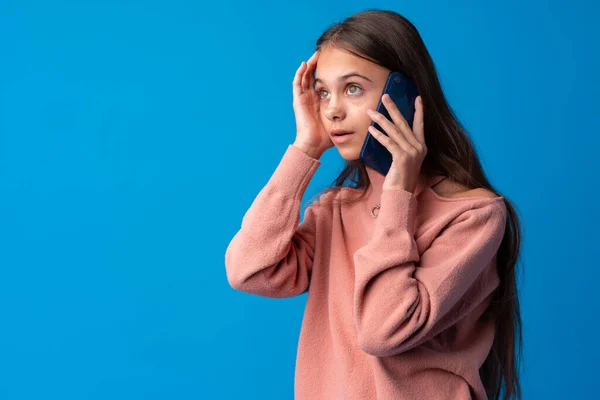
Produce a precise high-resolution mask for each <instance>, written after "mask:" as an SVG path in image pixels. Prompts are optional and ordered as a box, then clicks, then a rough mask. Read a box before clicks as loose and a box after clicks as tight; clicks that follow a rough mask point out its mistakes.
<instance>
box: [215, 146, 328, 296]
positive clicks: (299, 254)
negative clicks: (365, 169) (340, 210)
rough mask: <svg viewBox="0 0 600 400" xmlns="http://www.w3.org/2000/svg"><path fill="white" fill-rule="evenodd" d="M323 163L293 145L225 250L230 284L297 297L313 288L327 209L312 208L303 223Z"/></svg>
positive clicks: (315, 204)
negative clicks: (305, 200) (305, 203)
mask: <svg viewBox="0 0 600 400" xmlns="http://www.w3.org/2000/svg"><path fill="white" fill-rule="evenodd" d="M320 164H321V162H320V161H319V160H318V159H315V158H312V157H310V156H309V155H307V154H306V153H304V152H303V151H302V150H300V149H299V148H297V147H295V146H294V145H292V144H290V145H289V146H288V148H287V150H286V152H285V154H284V156H283V157H282V159H281V161H280V163H279V165H278V167H277V169H276V170H275V172H274V173H273V175H272V176H271V178H270V179H269V181H268V182H267V184H266V185H265V186H264V187H263V189H262V190H261V191H260V192H259V194H258V195H257V197H256V198H255V199H254V201H253V203H252V205H251V206H250V208H249V209H248V211H247V212H246V214H245V215H244V217H243V219H242V223H241V228H240V229H239V231H238V232H237V233H236V234H235V236H234V237H233V239H232V240H231V242H230V243H229V245H228V247H227V250H226V252H225V268H226V273H227V280H228V282H229V284H230V285H231V287H233V288H234V289H236V290H239V291H242V292H247V293H252V294H257V295H261V296H265V297H292V296H296V295H299V294H302V293H304V292H306V291H307V290H308V286H309V284H310V276H311V272H312V265H313V259H314V255H315V244H316V243H317V235H322V234H323V232H321V231H319V229H320V226H322V225H323V226H326V225H324V223H325V222H326V221H327V212H328V211H327V207H324V206H322V205H321V200H322V199H323V197H324V196H328V194H325V195H321V197H320V198H319V199H318V200H317V201H315V202H313V203H312V204H311V205H309V206H308V207H307V208H306V210H305V212H304V219H303V221H302V223H300V224H298V222H299V220H300V206H301V201H302V197H303V195H304V193H305V191H306V188H307V186H308V183H309V182H310V180H311V178H312V176H313V175H314V173H315V171H316V170H317V168H318V167H319V166H320Z"/></svg>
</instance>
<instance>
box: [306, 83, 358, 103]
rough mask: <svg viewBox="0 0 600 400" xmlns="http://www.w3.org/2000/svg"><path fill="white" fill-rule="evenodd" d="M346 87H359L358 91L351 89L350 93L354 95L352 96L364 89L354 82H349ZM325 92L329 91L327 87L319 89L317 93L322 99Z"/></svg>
mask: <svg viewBox="0 0 600 400" xmlns="http://www.w3.org/2000/svg"><path fill="white" fill-rule="evenodd" d="M346 88H356V89H358V91H357V90H353V91H349V93H350V95H352V96H356V95H357V94H359V93H360V92H361V91H362V88H361V87H360V86H358V85H355V84H352V83H351V84H349V85H348V86H346ZM323 92H327V90H325V89H318V90H317V94H319V97H320V98H321V99H324V97H323V96H322V94H323Z"/></svg>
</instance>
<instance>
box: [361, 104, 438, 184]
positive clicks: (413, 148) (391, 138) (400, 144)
mask: <svg viewBox="0 0 600 400" xmlns="http://www.w3.org/2000/svg"><path fill="white" fill-rule="evenodd" d="M381 99H382V102H383V105H384V106H385V109H386V110H387V111H388V112H389V114H390V117H391V118H392V121H390V120H389V119H387V118H386V117H385V116H384V115H383V114H381V113H378V112H377V111H375V110H367V114H369V117H371V119H372V120H373V121H375V122H377V123H378V124H379V126H381V127H382V128H383V129H384V130H385V132H386V133H387V134H388V136H386V135H384V134H383V133H382V132H380V131H379V130H378V129H376V128H375V127H373V126H370V127H369V132H371V135H373V137H374V138H375V139H377V140H378V141H379V143H381V144H382V145H384V146H385V147H386V148H387V149H388V150H389V152H390V153H392V160H393V161H392V165H391V167H390V171H389V172H388V174H387V175H386V176H385V180H384V182H383V188H384V189H389V188H393V189H404V190H406V191H407V192H411V193H414V191H415V189H416V187H417V182H418V181H419V172H420V171H421V164H422V163H423V160H424V159H425V155H426V154H427V146H426V145H425V130H424V126H423V102H422V100H421V96H417V98H416V99H415V117H414V120H413V126H412V130H411V129H410V127H409V126H408V123H407V122H406V119H404V117H403V116H402V113H401V112H400V110H398V107H396V104H394V102H393V101H392V99H391V98H390V97H389V95H388V94H385V95H383V96H382V98H381Z"/></svg>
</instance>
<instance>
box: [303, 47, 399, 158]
mask: <svg viewBox="0 0 600 400" xmlns="http://www.w3.org/2000/svg"><path fill="white" fill-rule="evenodd" d="M390 72H391V71H390V70H389V69H387V68H385V67H382V66H380V65H377V64H375V63H373V62H371V61H368V60H365V59H364V58H361V57H358V56H355V55H354V54H352V53H350V52H347V51H345V50H341V49H337V48H335V47H331V46H329V47H326V48H324V49H322V50H321V51H320V53H319V58H318V60H317V66H316V77H315V78H316V79H315V90H316V92H317V95H318V96H319V101H320V108H319V117H320V118H321V122H322V123H323V126H324V127H325V130H326V131H327V132H328V133H329V136H330V137H331V138H332V140H333V143H334V144H335V146H336V147H337V149H338V151H339V152H340V155H341V156H342V157H343V158H344V159H345V160H356V159H358V158H359V156H360V150H361V149H362V145H363V142H364V140H365V137H366V136H367V128H368V127H369V125H370V124H371V121H372V120H371V118H370V117H369V115H368V114H367V109H369V108H370V109H373V110H375V109H376V108H377V104H378V103H379V100H380V98H381V94H382V91H383V86H384V85H385V81H386V79H387V77H388V74H389V73H390ZM333 129H344V130H348V131H352V132H354V133H353V134H352V135H351V136H349V137H347V138H345V139H348V140H346V141H344V142H343V143H336V141H335V140H334V139H333V134H332V133H331V131H332V130H333Z"/></svg>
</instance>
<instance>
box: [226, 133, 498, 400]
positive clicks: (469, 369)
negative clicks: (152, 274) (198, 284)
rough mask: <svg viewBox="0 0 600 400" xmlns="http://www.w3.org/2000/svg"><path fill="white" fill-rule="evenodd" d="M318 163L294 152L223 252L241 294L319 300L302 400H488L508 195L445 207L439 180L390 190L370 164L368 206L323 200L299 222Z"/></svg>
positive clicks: (313, 306) (301, 356)
mask: <svg viewBox="0 0 600 400" xmlns="http://www.w3.org/2000/svg"><path fill="white" fill-rule="evenodd" d="M320 164H321V162H320V161H319V160H317V159H314V158H312V157H310V156H308V155H307V154H306V153H304V152H303V151H302V150H300V149H299V148H297V147H295V146H294V145H289V146H288V148H287V150H286V152H285V154H284V156H283V158H282V159H281V161H280V163H279V166H278V167H277V169H276V170H275V172H274V173H273V175H272V176H271V178H270V179H269V181H268V183H267V184H266V186H265V187H264V188H263V189H262V190H261V191H260V193H259V194H258V196H257V197H256V199H255V200H254V202H253V203H252V205H251V206H250V208H249V210H248V211H247V212H246V214H245V216H244V218H243V220H242V223H241V228H240V230H239V231H238V232H237V233H236V235H235V236H234V237H233V239H232V240H231V243H230V244H229V246H228V248H227V251H226V253H225V267H226V272H227V279H228V282H229V284H230V285H231V286H232V287H233V288H235V289H237V290H240V291H243V292H247V293H253V294H256V295H261V296H267V297H274V298H281V297H290V296H296V295H299V294H302V293H305V292H307V291H308V296H307V300H306V309H305V312H304V318H303V321H302V327H301V331H300V339H299V344H298V352H297V359H296V370H295V383H294V393H295V399H297V400H320V399H323V400H341V399H347V400H365V399H382V400H383V399H386V400H388V399H389V400H392V399H393V400H417V399H424V400H436V399H448V400H462V399H465V400H466V399H473V400H484V399H487V397H486V394H485V390H484V388H483V385H482V383H481V379H480V377H479V368H480V366H481V365H482V363H483V361H484V360H485V359H486V357H487V355H488V353H489V351H490V349H491V346H492V342H493V339H494V322H493V321H492V320H490V319H489V318H488V319H485V318H484V315H483V313H484V311H485V310H486V308H487V307H488V305H489V303H490V299H491V295H492V292H493V291H494V289H496V288H497V287H498V285H499V277H498V273H497V270H496V254H497V250H498V247H499V246H500V242H501V240H502V237H503V235H504V230H505V224H506V217H507V215H506V207H505V204H504V201H503V197H501V196H500V197H473V196H472V197H457V198H446V197H441V196H440V195H438V194H437V193H436V192H434V190H433V189H432V188H431V186H433V185H434V184H435V183H437V182H439V181H440V180H441V179H442V178H443V177H442V176H433V177H430V178H422V181H420V182H419V184H418V186H417V189H416V190H415V192H414V194H413V193H410V192H407V191H405V190H401V189H391V190H390V189H386V190H382V186H383V181H384V179H385V177H384V176H383V175H381V174H379V173H378V172H377V171H375V170H373V169H371V168H368V167H367V170H368V174H369V177H370V179H371V183H372V188H371V189H370V191H369V193H368V194H367V197H366V198H365V199H363V200H362V201H361V202H360V203H357V204H354V205H351V206H348V205H344V206H342V207H341V208H340V207H339V206H337V207H336V206H335V205H333V204H332V199H333V195H332V193H327V194H324V195H321V197H320V198H319V200H317V201H316V202H314V203H313V204H310V205H309V207H308V208H307V209H306V211H305V213H304V219H303V221H302V223H300V224H298V222H299V219H300V206H301V201H302V197H303V195H304V193H305V190H306V188H307V186H308V183H309V181H310V180H311V178H312V176H313V174H314V173H315V171H316V169H317V168H318V167H319V165H320ZM358 194H359V189H355V188H344V189H343V190H342V191H341V192H340V193H338V194H337V196H341V197H343V198H347V196H357V195H358ZM378 203H381V208H380V209H379V210H377V209H376V210H375V211H374V213H375V215H377V212H379V214H378V216H377V218H373V217H372V216H371V208H372V207H373V206H374V205H375V204H378Z"/></svg>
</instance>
